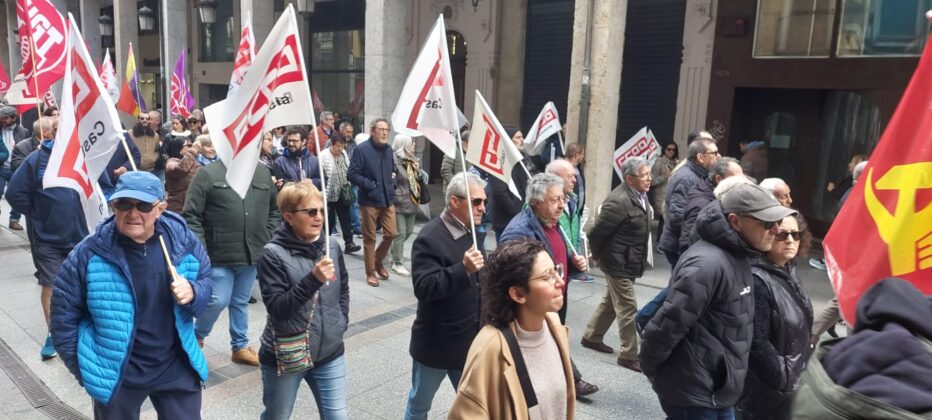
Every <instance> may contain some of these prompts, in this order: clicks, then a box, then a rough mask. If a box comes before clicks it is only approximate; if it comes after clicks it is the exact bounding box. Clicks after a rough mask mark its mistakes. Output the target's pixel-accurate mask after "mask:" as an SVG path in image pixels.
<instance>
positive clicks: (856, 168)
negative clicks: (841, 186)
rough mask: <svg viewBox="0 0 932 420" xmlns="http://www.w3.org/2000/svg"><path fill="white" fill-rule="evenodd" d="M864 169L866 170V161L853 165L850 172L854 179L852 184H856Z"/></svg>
mask: <svg viewBox="0 0 932 420" xmlns="http://www.w3.org/2000/svg"><path fill="white" fill-rule="evenodd" d="M864 168H867V161H866V160H864V161H861V162H858V164H857V165H854V169H852V170H851V176H852V178H853V179H854V182H858V178H860V177H861V172H864Z"/></svg>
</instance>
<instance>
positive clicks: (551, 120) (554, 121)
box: [524, 101, 563, 155]
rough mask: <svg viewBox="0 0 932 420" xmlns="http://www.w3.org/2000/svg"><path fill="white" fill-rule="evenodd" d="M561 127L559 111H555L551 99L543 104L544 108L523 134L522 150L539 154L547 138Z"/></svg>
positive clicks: (555, 108) (531, 153) (555, 107)
mask: <svg viewBox="0 0 932 420" xmlns="http://www.w3.org/2000/svg"><path fill="white" fill-rule="evenodd" d="M561 128H563V127H562V126H561V125H560V113H559V112H557V106H556V105H554V104H553V102H552V101H551V102H547V103H546V104H544V109H542V110H540V114H539V115H538V116H537V119H536V120H534V125H532V126H531V128H530V129H529V130H528V132H527V135H525V136H524V144H525V148H524V151H526V152H527V153H528V154H530V155H539V154H540V152H541V150H543V148H544V144H545V143H546V142H547V138H549V137H550V136H552V135H554V134H557V133H559V132H560V129H561Z"/></svg>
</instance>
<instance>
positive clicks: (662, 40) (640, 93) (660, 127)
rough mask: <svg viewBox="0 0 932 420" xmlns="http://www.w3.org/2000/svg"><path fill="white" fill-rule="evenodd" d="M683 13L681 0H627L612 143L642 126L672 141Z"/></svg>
mask: <svg viewBox="0 0 932 420" xmlns="http://www.w3.org/2000/svg"><path fill="white" fill-rule="evenodd" d="M685 14H686V1H685V0H629V1H628V16H627V20H626V23H625V50H624V59H623V60H624V61H622V71H621V96H620V100H619V104H618V129H617V132H616V134H617V135H616V137H615V143H616V144H615V146H616V147H617V146H621V145H622V144H623V143H624V142H625V141H627V140H628V139H629V138H631V136H633V135H634V134H635V133H636V132H637V131H638V130H640V129H641V127H644V126H645V125H646V126H648V127H650V129H651V131H653V132H654V136H656V137H657V140H658V141H660V142H661V143H666V142H670V141H673V140H674V139H673V126H674V124H675V120H676V97H677V88H678V86H679V80H680V64H681V62H682V60H683V20H684V18H685ZM616 182H617V179H616Z"/></svg>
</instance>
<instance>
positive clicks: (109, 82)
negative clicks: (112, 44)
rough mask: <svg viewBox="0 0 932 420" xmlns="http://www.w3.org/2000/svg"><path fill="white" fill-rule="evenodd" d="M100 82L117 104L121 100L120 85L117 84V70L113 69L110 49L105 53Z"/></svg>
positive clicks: (101, 65)
mask: <svg viewBox="0 0 932 420" xmlns="http://www.w3.org/2000/svg"><path fill="white" fill-rule="evenodd" d="M100 82H101V83H103V86H104V89H105V90H106V91H107V93H108V94H109V95H110V99H111V100H113V103H116V102H117V100H119V99H120V83H119V82H117V78H116V70H115V69H114V68H113V62H111V61H110V48H107V52H106V53H104V62H103V63H101V64H100Z"/></svg>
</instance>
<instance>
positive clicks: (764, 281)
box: [738, 215, 812, 420]
mask: <svg viewBox="0 0 932 420" xmlns="http://www.w3.org/2000/svg"><path fill="white" fill-rule="evenodd" d="M808 233H809V232H808V229H807V227H806V222H805V221H804V220H803V218H802V216H799V215H795V216H790V217H787V218H785V219H783V222H782V223H781V224H780V232H779V233H777V235H776V237H775V238H774V241H773V247H772V248H771V249H770V251H768V252H767V253H765V254H763V255H762V257H761V258H760V259H758V260H757V261H755V262H754V263H753V265H752V268H751V271H752V273H753V274H754V336H753V337H754V338H753V340H752V342H751V353H750V357H749V362H748V365H749V367H748V375H747V379H746V380H745V386H744V395H743V396H742V400H741V402H739V405H738V409H739V412H740V413H741V418H744V419H755V420H756V419H788V418H790V414H791V411H790V408H791V403H792V400H793V394H794V393H795V392H796V389H797V388H798V387H799V377H800V376H801V375H802V373H803V370H804V369H805V368H806V362H807V361H808V360H809V355H810V354H812V347H811V345H810V340H809V332H810V330H811V328H812V303H811V302H810V301H809V296H808V295H807V294H806V291H805V290H804V289H803V287H802V284H801V283H800V282H799V278H798V277H797V276H796V256H797V254H799V253H800V249H801V248H802V249H803V252H805V250H806V248H808V240H809V234H808Z"/></svg>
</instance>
